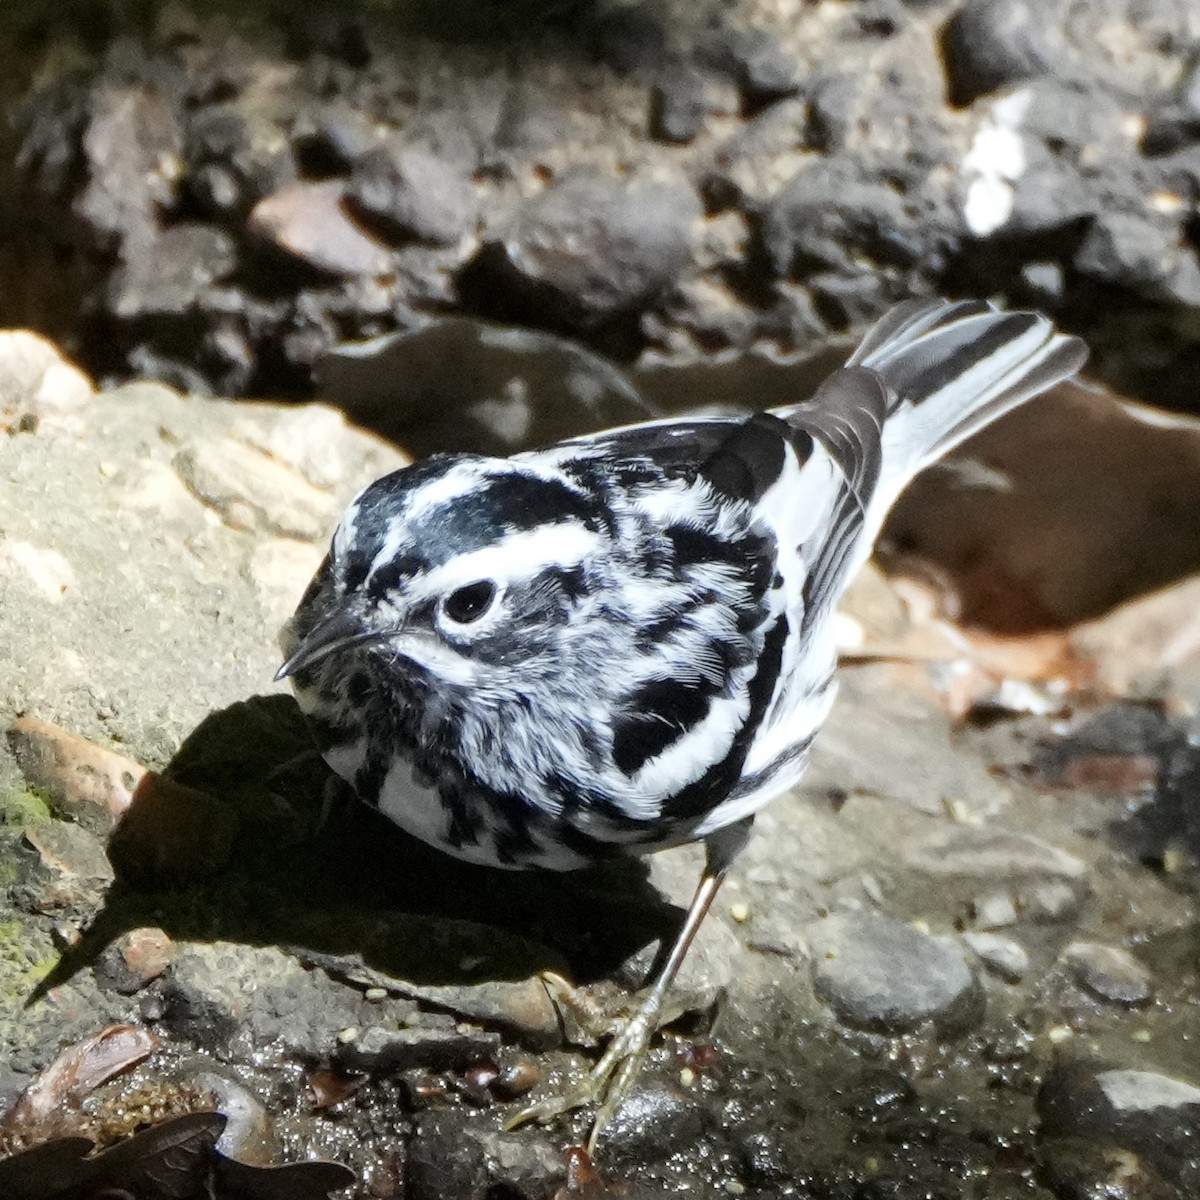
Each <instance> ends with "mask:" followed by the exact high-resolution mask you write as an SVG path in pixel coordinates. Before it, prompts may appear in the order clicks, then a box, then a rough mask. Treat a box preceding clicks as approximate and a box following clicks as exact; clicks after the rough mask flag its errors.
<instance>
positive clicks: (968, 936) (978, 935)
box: [963, 930, 1029, 983]
mask: <svg viewBox="0 0 1200 1200" xmlns="http://www.w3.org/2000/svg"><path fill="white" fill-rule="evenodd" d="M963 941H964V942H965V943H966V946H967V949H969V950H970V951H971V953H972V954H974V955H975V956H976V957H977V958H978V959H979V960H980V962H982V963H983V965H984V966H985V967H987V968H988V970H989V971H992V972H993V973H994V974H996V975H999V976H1000V978H1001V979H1003V980H1004V981H1005V983H1020V982H1021V980H1022V979H1023V978H1024V977H1025V973H1026V972H1027V971H1028V970H1029V955H1028V954H1027V953H1026V951H1025V947H1024V946H1022V945H1021V943H1020V942H1017V941H1014V940H1013V939H1012V938H1007V937H1001V936H1000V935H999V934H995V933H985V932H982V931H977V930H968V931H967V932H966V933H964V934H963Z"/></svg>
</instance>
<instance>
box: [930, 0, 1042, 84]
mask: <svg viewBox="0 0 1200 1200" xmlns="http://www.w3.org/2000/svg"><path fill="white" fill-rule="evenodd" d="M1053 14H1054V10H1053V9H1052V8H1046V7H1045V6H1043V5H1041V4H1038V3H1037V2H1036V0H1034V2H1033V3H1031V2H1030V0H976V2H975V3H972V4H967V5H965V6H964V7H963V8H961V9H960V10H959V11H958V12H957V14H956V15H955V16H954V18H953V19H952V20H951V21H950V22H949V24H948V25H947V27H946V31H945V34H944V35H943V38H942V53H943V56H944V59H945V63H946V70H947V74H948V75H949V77H950V89H951V95H952V97H953V101H954V103H955V104H970V102H971V101H972V100H974V99H975V98H976V97H977V96H982V95H985V94H986V93H988V92H992V91H995V90H996V89H997V88H999V87H1001V86H1003V85H1004V84H1010V83H1015V82H1017V81H1018V80H1021V79H1029V78H1032V77H1034V76H1036V75H1039V74H1042V73H1043V72H1045V71H1046V70H1047V69H1048V68H1049V67H1050V66H1051V64H1053V63H1054V62H1055V61H1056V57H1057V55H1058V54H1059V53H1061V51H1059V50H1058V42H1059V41H1060V40H1061V34H1059V33H1058V31H1057V30H1056V29H1055V27H1054V26H1055V20H1054V15H1053Z"/></svg>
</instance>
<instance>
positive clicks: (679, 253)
mask: <svg viewBox="0 0 1200 1200" xmlns="http://www.w3.org/2000/svg"><path fill="white" fill-rule="evenodd" d="M699 216H700V203H699V200H698V198H697V197H696V195H695V193H694V192H693V191H692V190H691V188H690V187H688V186H687V185H685V184H661V183H641V184H636V183H635V184H624V183H619V182H616V181H614V180H611V179H607V178H605V177H604V176H603V175H600V174H598V173H595V172H592V171H584V170H579V171H572V172H571V173H570V174H568V175H567V176H565V177H564V178H563V179H562V180H561V181H560V182H557V183H555V184H554V185H553V186H551V187H549V188H547V189H546V191H545V192H543V193H542V194H541V195H539V196H535V197H533V198H532V199H531V200H528V201H526V202H525V203H524V204H523V205H522V206H521V207H520V208H519V209H518V211H517V213H516V216H515V218H514V219H513V222H512V224H511V226H510V228H509V229H508V231H507V232H506V233H505V234H504V236H503V237H502V238H501V239H500V240H497V241H493V242H491V243H490V245H488V246H487V247H485V249H484V251H483V252H482V253H481V254H480V255H479V256H478V257H477V258H476V259H475V260H474V262H473V264H471V266H470V268H469V272H468V275H467V277H465V278H464V279H463V280H462V286H463V287H464V288H465V289H467V290H468V291H469V292H470V293H471V294H472V295H474V296H476V297H477V298H478V300H479V302H480V303H481V304H484V305H486V306H487V310H489V311H491V312H493V313H494V314H495V315H497V316H510V317H511V316H514V315H519V313H520V312H521V311H525V312H529V313H534V314H537V316H538V317H539V319H540V320H541V321H542V322H544V323H548V324H551V325H553V326H557V327H564V326H565V327H567V328H573V329H581V330H587V329H591V328H594V327H595V326H597V325H600V324H602V323H604V322H606V321H610V320H612V319H613V318H615V317H618V316H621V315H623V314H627V313H631V312H636V311H638V310H639V309H641V308H643V307H645V306H647V305H649V304H651V303H653V302H654V301H655V300H656V299H658V297H659V296H661V295H662V293H663V292H665V291H666V290H667V289H668V288H669V287H670V286H671V285H672V284H673V283H674V282H675V281H676V280H677V279H678V278H679V276H680V274H681V273H682V272H683V269H684V267H685V266H686V264H687V260H688V253H689V248H688V247H689V241H690V237H691V225H692V222H693V221H694V220H696V219H697V218H698V217H699ZM518 306H519V307H518Z"/></svg>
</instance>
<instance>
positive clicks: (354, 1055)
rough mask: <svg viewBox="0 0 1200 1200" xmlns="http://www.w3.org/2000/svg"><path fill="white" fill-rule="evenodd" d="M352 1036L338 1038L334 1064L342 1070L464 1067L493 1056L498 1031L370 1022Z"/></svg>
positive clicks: (497, 1046)
mask: <svg viewBox="0 0 1200 1200" xmlns="http://www.w3.org/2000/svg"><path fill="white" fill-rule="evenodd" d="M355 1032H356V1034H357V1036H356V1037H354V1038H353V1039H352V1040H349V1041H343V1040H342V1039H341V1038H340V1036H339V1038H338V1048H337V1050H336V1051H335V1052H334V1056H333V1057H334V1062H335V1065H336V1066H337V1067H338V1068H339V1069H341V1070H343V1071H350V1072H354V1071H366V1072H369V1073H371V1074H394V1073H396V1072H399V1071H408V1070H411V1069H413V1068H415V1067H420V1068H423V1069H424V1070H426V1071H456V1070H464V1069H466V1068H467V1067H469V1066H471V1065H472V1064H474V1063H476V1062H478V1061H479V1060H480V1059H481V1058H494V1057H495V1055H496V1054H497V1053H498V1052H499V1050H500V1035H499V1034H497V1033H491V1032H487V1031H484V1030H481V1029H475V1030H471V1031H469V1032H463V1031H462V1030H461V1029H459V1028H455V1027H449V1028H447V1027H444V1026H442V1025H435V1024H425V1025H422V1026H415V1027H405V1028H401V1029H385V1028H383V1027H382V1026H379V1025H371V1026H368V1027H367V1028H366V1029H363V1030H361V1031H358V1030H356V1031H355Z"/></svg>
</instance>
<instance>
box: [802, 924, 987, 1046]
mask: <svg viewBox="0 0 1200 1200" xmlns="http://www.w3.org/2000/svg"><path fill="white" fill-rule="evenodd" d="M806 936H807V938H808V941H809V945H810V947H811V949H812V956H813V957H812V969H813V981H814V986H815V987H816V990H817V994H818V995H820V996H821V998H822V999H823V1000H825V1001H827V1002H828V1003H829V1004H830V1005H832V1006H833V1008H834V1010H835V1011H836V1012H837V1014H838V1016H839V1017H840V1018H841V1019H842V1020H843V1021H844V1022H846V1023H847V1024H849V1025H853V1026H856V1027H858V1028H862V1029H878V1030H881V1031H884V1032H900V1031H903V1030H906V1029H913V1028H915V1027H916V1026H917V1025H919V1024H921V1023H922V1022H923V1021H927V1020H933V1021H934V1022H936V1023H937V1024H938V1025H939V1026H941V1027H943V1028H954V1027H961V1026H962V1025H964V1024H970V1023H971V1022H972V1021H973V1020H974V1019H975V1018H976V1017H977V1016H978V1014H979V1010H980V1007H981V1005H982V999H983V996H982V991H981V989H980V987H979V983H978V980H977V979H976V978H975V975H974V973H973V972H972V971H971V968H970V967H969V966H968V965H967V961H966V959H965V957H964V956H963V953H962V950H961V948H960V947H958V946H957V945H955V944H954V943H953V942H951V941H948V940H946V939H941V938H934V937H930V936H929V935H928V934H924V933H919V932H918V931H917V930H916V929H914V928H913V927H912V926H911V925H906V924H904V923H903V922H901V921H896V920H893V919H891V918H888V917H881V916H874V915H871V916H864V915H859V914H850V913H839V914H836V915H834V916H831V917H829V918H827V919H826V920H824V921H819V922H816V923H815V924H813V925H810V926H809V927H808V930H807V931H806Z"/></svg>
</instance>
